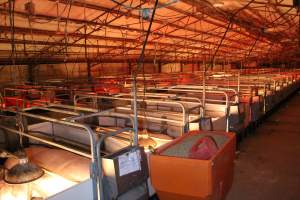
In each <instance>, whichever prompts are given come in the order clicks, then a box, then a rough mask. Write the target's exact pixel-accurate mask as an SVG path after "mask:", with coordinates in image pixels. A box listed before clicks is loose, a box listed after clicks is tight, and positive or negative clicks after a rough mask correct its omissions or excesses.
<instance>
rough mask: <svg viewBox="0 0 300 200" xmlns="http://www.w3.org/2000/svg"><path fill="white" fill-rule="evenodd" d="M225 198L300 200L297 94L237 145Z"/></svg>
mask: <svg viewBox="0 0 300 200" xmlns="http://www.w3.org/2000/svg"><path fill="white" fill-rule="evenodd" d="M226 200H300V94H299V93H298V94H296V95H295V96H293V97H292V98H290V99H289V100H288V101H287V102H286V103H284V104H283V105H282V106H281V107H280V108H279V109H278V110H276V111H275V112H274V114H272V115H271V116H270V117H268V118H267V119H266V120H265V121H264V122H263V123H262V125H261V126H260V127H259V128H258V129H256V131H255V132H254V133H252V134H251V135H250V136H248V137H247V138H245V139H244V140H243V142H242V143H241V145H240V154H239V155H238V158H237V159H236V167H235V176H234V183H233V186H232V188H231V191H230V192H229V194H228V196H227V198H226Z"/></svg>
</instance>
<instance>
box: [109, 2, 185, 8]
mask: <svg viewBox="0 0 300 200" xmlns="http://www.w3.org/2000/svg"><path fill="white" fill-rule="evenodd" d="M111 1H112V2H114V3H116V4H118V5H120V6H122V7H124V8H126V9H128V10H144V9H151V8H134V7H132V6H128V5H125V4H123V3H120V2H118V1H117V0H111ZM179 1H180V0H170V1H169V2H167V3H165V4H163V5H157V8H156V9H160V8H165V7H168V6H170V5H172V4H174V3H177V2H179Z"/></svg>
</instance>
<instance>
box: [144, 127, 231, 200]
mask: <svg viewBox="0 0 300 200" xmlns="http://www.w3.org/2000/svg"><path fill="white" fill-rule="evenodd" d="M198 133H200V134H201V133H208V132H207V131H199V132H198ZM198 133H197V134H198ZM210 133H213V134H222V135H225V136H227V137H228V139H227V140H226V142H225V143H224V144H223V145H222V147H221V148H220V149H219V150H218V152H217V154H216V155H215V156H213V157H212V158H211V159H210V160H197V159H189V158H182V157H171V156H163V155H161V152H163V151H164V150H166V149H167V148H169V147H170V146H172V145H174V144H177V143H178V142H180V141H182V140H183V139H184V138H185V137H189V136H190V135H192V134H186V135H184V136H182V137H181V138H179V139H176V140H174V141H172V142H171V143H169V144H168V145H166V146H163V147H162V148H161V149H158V153H157V154H153V155H151V156H150V176H151V181H152V184H153V186H154V188H155V189H156V192H157V194H158V196H159V198H160V200H204V199H207V200H222V199H225V197H226V194H227V193H228V191H229V190H230V188H231V185H232V181H233V172H234V158H235V147H236V145H235V143H236V138H235V134H234V133H225V132H215V131H214V132H210ZM193 134H195V133H193Z"/></svg>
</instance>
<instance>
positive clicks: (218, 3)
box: [213, 1, 224, 8]
mask: <svg viewBox="0 0 300 200" xmlns="http://www.w3.org/2000/svg"><path fill="white" fill-rule="evenodd" d="M223 6H224V2H223V1H215V2H214V3H213V7H215V8H220V7H223Z"/></svg>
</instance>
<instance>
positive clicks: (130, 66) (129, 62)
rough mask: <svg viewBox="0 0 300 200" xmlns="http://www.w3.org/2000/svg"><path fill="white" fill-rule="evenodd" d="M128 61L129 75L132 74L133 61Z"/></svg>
mask: <svg viewBox="0 0 300 200" xmlns="http://www.w3.org/2000/svg"><path fill="white" fill-rule="evenodd" d="M127 63H128V75H131V72H132V65H131V61H130V60H129V61H128V62H127Z"/></svg>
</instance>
